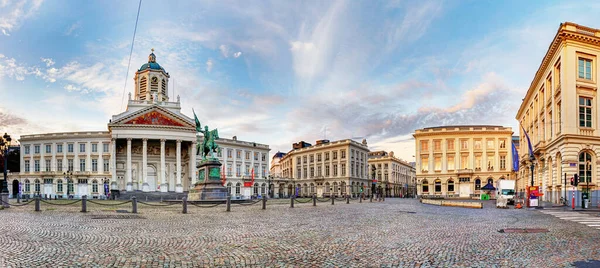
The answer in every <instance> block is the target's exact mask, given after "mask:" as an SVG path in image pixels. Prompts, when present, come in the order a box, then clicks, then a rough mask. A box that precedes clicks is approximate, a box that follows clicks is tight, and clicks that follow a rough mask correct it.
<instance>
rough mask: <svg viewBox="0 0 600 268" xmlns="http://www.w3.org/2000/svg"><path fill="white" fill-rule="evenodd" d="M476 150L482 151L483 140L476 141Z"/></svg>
mask: <svg viewBox="0 0 600 268" xmlns="http://www.w3.org/2000/svg"><path fill="white" fill-rule="evenodd" d="M475 149H481V140H476V141H475Z"/></svg>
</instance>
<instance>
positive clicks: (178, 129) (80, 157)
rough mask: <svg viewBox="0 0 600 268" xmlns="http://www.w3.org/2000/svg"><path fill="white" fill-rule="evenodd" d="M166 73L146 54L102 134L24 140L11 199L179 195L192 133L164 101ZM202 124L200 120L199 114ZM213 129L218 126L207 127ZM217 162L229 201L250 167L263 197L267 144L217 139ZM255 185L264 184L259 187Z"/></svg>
mask: <svg viewBox="0 0 600 268" xmlns="http://www.w3.org/2000/svg"><path fill="white" fill-rule="evenodd" d="M169 78H170V75H169V73H167V72H166V71H165V69H164V68H162V67H161V66H160V65H159V64H158V63H157V62H156V56H155V55H154V53H151V54H150V55H149V56H148V63H145V64H144V65H142V67H141V68H140V69H139V70H138V71H137V72H136V74H135V77H134V81H135V92H134V96H133V99H132V97H131V94H130V96H129V101H128V104H127V109H126V110H125V111H124V112H123V113H120V114H117V115H114V116H112V119H111V120H110V122H109V124H108V131H85V132H69V133H49V134H34V135H22V136H21V138H20V140H19V142H20V146H21V172H20V173H19V174H12V175H11V177H10V178H11V183H12V187H9V188H10V192H11V195H12V193H14V192H17V191H18V190H19V182H21V183H22V190H21V192H22V194H30V195H32V194H41V195H49V196H52V197H54V196H57V197H66V195H67V192H68V194H69V195H73V196H75V197H80V196H83V195H88V196H91V197H99V196H102V195H105V194H106V193H108V190H120V191H143V192H158V191H160V192H177V193H182V192H184V191H187V190H188V189H190V188H192V187H193V186H194V183H196V178H197V175H196V164H197V162H198V161H199V160H200V159H199V158H200V156H197V155H196V142H197V139H196V129H195V127H196V126H195V122H194V120H193V119H192V118H190V117H188V116H186V115H185V114H183V113H182V112H181V103H180V99H179V97H177V100H176V101H170V100H169V88H168V85H169V81H168V80H169ZM199 117H200V118H201V117H202V115H199ZM211 127H218V126H211ZM217 143H218V144H219V146H220V147H221V150H222V151H221V153H219V154H218V155H217V156H218V158H219V159H220V160H221V163H222V164H223V169H224V170H225V173H226V179H227V181H226V185H227V186H228V187H230V191H231V193H232V195H234V196H235V195H236V194H238V195H240V192H241V191H240V190H239V189H234V188H233V186H236V185H241V184H242V183H241V182H242V181H243V180H244V179H246V180H249V179H250V177H251V171H252V169H254V177H255V184H254V185H255V186H254V188H255V189H254V192H255V193H257V194H262V193H263V192H265V191H263V189H265V188H266V184H265V179H266V177H267V175H268V169H267V167H268V166H269V159H268V157H267V154H268V153H269V150H270V149H269V146H268V145H265V144H258V143H255V142H245V141H238V140H237V138H236V137H233V138H232V139H224V138H221V139H219V140H217ZM259 186H262V188H260V187H259Z"/></svg>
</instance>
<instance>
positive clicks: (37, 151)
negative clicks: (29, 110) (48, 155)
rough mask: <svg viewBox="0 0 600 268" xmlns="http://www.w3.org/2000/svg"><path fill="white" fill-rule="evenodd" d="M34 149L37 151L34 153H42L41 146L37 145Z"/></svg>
mask: <svg viewBox="0 0 600 268" xmlns="http://www.w3.org/2000/svg"><path fill="white" fill-rule="evenodd" d="M33 148H34V150H35V151H34V153H36V154H39V153H40V146H39V145H36V146H34V147H33Z"/></svg>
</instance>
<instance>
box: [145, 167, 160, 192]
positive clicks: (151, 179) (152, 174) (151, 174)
mask: <svg viewBox="0 0 600 268" xmlns="http://www.w3.org/2000/svg"><path fill="white" fill-rule="evenodd" d="M146 168H147V170H148V171H147V172H148V177H147V178H146V179H147V180H148V186H149V187H148V188H149V189H150V191H158V189H156V187H157V181H156V169H155V168H154V166H151V165H148V167H146Z"/></svg>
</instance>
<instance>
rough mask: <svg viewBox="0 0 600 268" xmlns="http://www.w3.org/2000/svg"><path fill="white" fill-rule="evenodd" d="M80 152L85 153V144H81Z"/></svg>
mask: <svg viewBox="0 0 600 268" xmlns="http://www.w3.org/2000/svg"><path fill="white" fill-rule="evenodd" d="M79 152H80V153H85V143H80V144H79Z"/></svg>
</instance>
